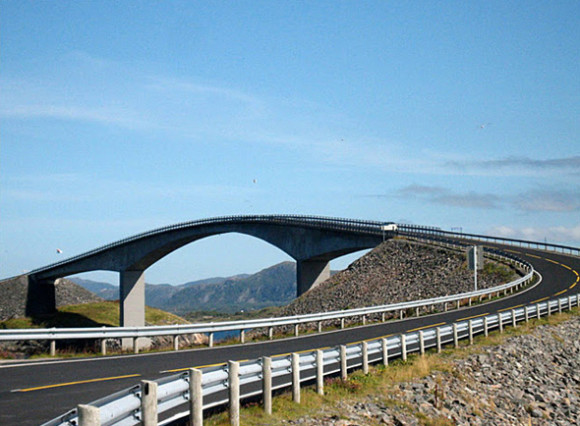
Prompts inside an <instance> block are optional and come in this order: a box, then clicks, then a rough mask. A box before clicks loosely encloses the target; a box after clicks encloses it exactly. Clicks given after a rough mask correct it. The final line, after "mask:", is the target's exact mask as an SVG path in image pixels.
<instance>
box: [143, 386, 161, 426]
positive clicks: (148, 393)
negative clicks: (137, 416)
mask: <svg viewBox="0 0 580 426" xmlns="http://www.w3.org/2000/svg"><path fill="white" fill-rule="evenodd" d="M141 415H142V419H141V423H142V424H143V426H157V382H152V381H149V380H142V381H141Z"/></svg>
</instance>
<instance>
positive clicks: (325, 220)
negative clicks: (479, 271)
mask: <svg viewBox="0 0 580 426" xmlns="http://www.w3.org/2000/svg"><path fill="white" fill-rule="evenodd" d="M228 222H235V223H252V222H255V223H268V224H276V223H278V224H284V225H294V226H296V225H300V226H308V227H319V228H324V229H334V230H342V231H351V232H358V233H371V234H376V233H377V232H378V230H379V228H380V225H381V224H382V222H377V221H369V220H356V219H344V218H333V217H324V216H300V215H254V216H248V215H239V216H221V217H215V218H208V219H200V220H194V221H188V222H181V223H177V224H174V225H169V226H164V227H162V228H157V229H154V230H151V231H146V232H143V233H140V234H137V235H133V236H130V237H127V238H124V239H121V240H119V241H115V242H113V243H110V244H106V245H104V246H101V247H97V248H96V249H93V250H90V251H88V252H85V253H82V254H79V255H76V256H73V257H70V258H67V259H63V260H61V261H59V262H55V263H52V264H50V265H47V266H43V267H41V268H37V269H34V270H32V271H30V272H28V275H34V274H38V273H41V272H44V271H47V270H50V269H54V268H56V267H59V266H63V265H67V264H70V263H72V262H76V261H79V260H81V259H85V258H88V257H90V256H93V255H96V254H98V253H102V252H104V251H106V250H110V249H112V248H115V247H119V246H122V245H125V244H129V243H131V242H134V241H137V240H140V239H142V238H147V237H151V236H155V235H159V234H162V233H165V232H171V231H176V230H181V229H185V228H192V227H196V226H206V225H213V224H223V223H228Z"/></svg>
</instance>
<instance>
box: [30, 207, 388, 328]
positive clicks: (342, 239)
mask: <svg viewBox="0 0 580 426" xmlns="http://www.w3.org/2000/svg"><path fill="white" fill-rule="evenodd" d="M232 232H235V233H240V234H246V235H250V236H253V237H256V238H259V239H261V240H264V241H266V242H268V243H270V244H272V245H273V246H275V247H277V248H279V249H281V250H282V251H284V252H285V253H287V254H288V255H289V256H290V257H292V258H293V259H295V260H296V262H297V296H300V295H301V294H303V293H304V292H306V291H307V290H309V289H310V288H312V287H314V286H316V285H317V284H319V283H320V282H322V281H324V280H325V279H327V278H328V277H330V265H329V262H330V260H332V259H334V258H337V257H340V256H343V255H345V254H349V253H353V252H355V251H359V250H363V249H368V248H372V247H375V246H376V245H378V244H379V243H380V242H381V241H383V240H384V239H386V238H392V237H393V235H394V234H395V232H396V226H394V224H392V223H391V222H389V223H385V222H376V221H361V220H349V219H338V218H327V217H315V216H285V215H262V216H228V217H217V218H210V219H203V220H198V221H192V222H184V223H180V224H176V225H172V226H167V227H164V228H159V229H156V230H153V231H149V232H145V233H142V234H139V235H135V236H133V237H130V238H126V239H123V240H120V241H117V242H115V243H112V244H109V245H106V246H104V247H100V248H97V249H95V250H92V251H89V252H87V253H84V254H81V255H78V256H75V257H72V258H69V259H66V260H63V261H61V262H58V263H55V264H52V265H48V266H45V267H43V268H39V269H36V270H33V271H31V272H29V273H28V274H27V276H26V278H27V279H28V284H29V292H28V294H29V295H28V300H27V313H28V314H30V315H34V314H39V313H48V312H51V311H54V310H55V281H56V280H57V279H59V278H64V277H67V276H70V275H74V274H79V273H83V272H91V271H97V270H104V271H114V272H118V273H119V276H120V286H119V287H120V297H119V299H120V309H121V324H120V325H121V326H124V327H129V326H143V325H145V271H146V269H147V268H148V267H150V266H151V265H153V264H154V263H155V262H157V261H158V260H160V259H162V258H163V257H165V256H167V255H168V254H170V253H172V252H173V251H175V250H178V249H179V248H181V247H183V246H185V245H187V244H190V243H193V242H195V241H198V240H201V239H203V238H207V237H210V236H214V235H219V234H225V233H232Z"/></svg>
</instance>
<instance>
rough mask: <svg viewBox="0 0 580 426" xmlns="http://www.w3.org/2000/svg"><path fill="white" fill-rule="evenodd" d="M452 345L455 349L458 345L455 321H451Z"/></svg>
mask: <svg viewBox="0 0 580 426" xmlns="http://www.w3.org/2000/svg"><path fill="white" fill-rule="evenodd" d="M453 347H454V348H455V349H457V348H458V347H459V336H458V333H457V323H456V322H454V323H453Z"/></svg>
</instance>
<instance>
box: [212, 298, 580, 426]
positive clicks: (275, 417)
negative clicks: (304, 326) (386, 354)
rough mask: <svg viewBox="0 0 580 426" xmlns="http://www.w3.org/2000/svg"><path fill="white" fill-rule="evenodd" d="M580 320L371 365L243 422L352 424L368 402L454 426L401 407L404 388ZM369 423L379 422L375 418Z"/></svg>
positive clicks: (256, 409)
mask: <svg viewBox="0 0 580 426" xmlns="http://www.w3.org/2000/svg"><path fill="white" fill-rule="evenodd" d="M578 316H580V311H579V310H578V308H575V309H574V310H572V311H571V312H564V313H561V314H554V315H551V316H549V317H543V318H541V319H539V320H538V319H532V320H530V322H529V323H528V324H520V325H518V327H517V328H513V327H506V328H505V329H504V332H503V333H499V331H494V332H492V333H490V335H489V336H488V337H485V336H483V335H481V336H477V337H476V338H475V340H474V344H473V345H469V344H468V342H467V341H462V342H461V343H460V348H459V349H444V350H443V351H442V352H441V353H439V354H438V353H436V352H435V351H434V350H430V351H428V352H427V353H426V354H425V356H419V355H416V354H414V355H410V356H409V357H408V359H407V361H406V362H404V361H402V360H400V359H398V360H396V361H393V362H391V363H390V364H389V365H388V366H386V367H385V366H383V365H376V366H371V368H370V371H369V374H368V375H364V374H363V373H362V372H361V371H360V370H358V371H355V372H353V373H351V374H350V375H349V376H348V379H347V380H346V381H343V380H341V379H340V378H328V379H326V380H325V387H324V396H320V395H318V394H317V393H316V390H315V389H314V387H312V386H311V387H306V388H303V389H302V394H301V401H302V403H301V404H296V403H294V402H293V401H292V396H291V393H290V392H286V393H283V394H280V395H278V396H276V397H275V398H274V399H273V405H272V415H271V416H270V415H267V414H265V413H264V411H263V409H262V407H261V405H260V403H256V402H252V403H248V404H245V405H243V406H242V409H241V412H240V423H241V424H243V425H247V426H259V425H281V424H300V423H304V419H305V418H312V419H321V418H324V419H326V420H332V421H333V424H334V423H335V422H338V421H340V420H348V419H349V416H348V409H347V407H349V406H353V405H355V404H357V403H359V402H360V401H362V400H363V399H364V401H366V402H367V403H368V401H369V400H372V401H375V403H376V404H379V405H382V406H396V407H397V409H398V410H400V411H402V412H405V413H407V414H409V415H411V416H414V417H415V418H417V419H418V421H419V424H421V425H424V426H438V425H440V426H444V425H454V424H455V422H453V421H452V420H451V419H448V418H446V417H436V418H430V417H427V416H425V415H424V414H422V413H421V412H419V410H418V408H417V407H416V406H414V405H413V404H408V403H405V402H401V400H400V398H397V394H398V393H399V392H400V385H401V384H402V383H406V382H412V381H414V380H417V379H421V378H424V377H426V376H428V375H431V374H432V373H435V372H439V373H447V374H452V375H457V374H460V372H458V371H455V370H454V368H453V361H454V360H457V359H464V358H467V357H468V356H470V355H473V354H479V353H482V352H483V351H484V349H485V348H486V347H490V346H496V345H501V344H502V343H504V342H505V341H506V339H508V338H510V337H514V336H520V335H524V334H529V333H531V332H532V331H533V330H534V329H535V328H536V327H538V326H542V325H557V324H560V323H562V322H565V321H568V320H570V319H571V318H573V317H578ZM443 389H444V386H440V390H439V391H435V392H434V395H433V397H434V398H435V401H437V398H440V399H441V398H444V397H445V394H444V391H443ZM375 421H376V419H375ZM204 424H206V425H209V426H225V425H229V418H228V413H227V412H220V413H217V414H214V415H212V416H210V417H208V418H207V419H206V421H205V423H204ZM309 424H326V423H323V422H320V423H309ZM339 424H341V423H339ZM344 424H350V423H348V422H347V423H344ZM357 424H358V423H357ZM368 424H375V423H373V420H372V419H369V423H368Z"/></svg>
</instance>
